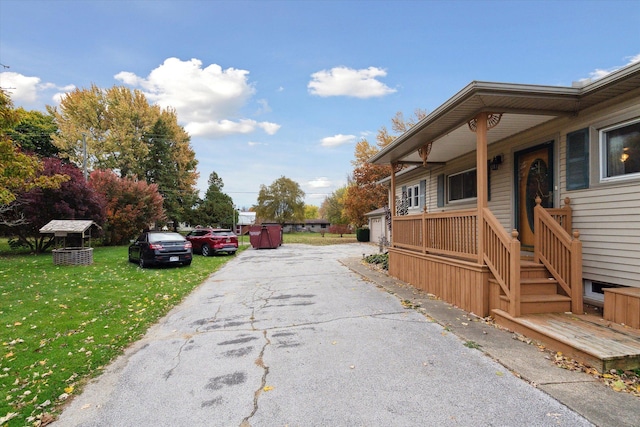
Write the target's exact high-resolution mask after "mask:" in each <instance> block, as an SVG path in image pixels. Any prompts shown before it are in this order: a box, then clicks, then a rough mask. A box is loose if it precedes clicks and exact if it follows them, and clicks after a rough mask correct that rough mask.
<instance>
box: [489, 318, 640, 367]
mask: <svg viewBox="0 0 640 427" xmlns="http://www.w3.org/2000/svg"><path fill="white" fill-rule="evenodd" d="M496 312H497V313H496V314H498V315H499V316H500V317H503V318H505V319H507V320H508V321H509V322H510V323H511V325H512V326H515V328H514V329H516V330H517V331H518V332H520V333H523V335H525V336H527V335H532V336H534V337H535V338H536V339H538V340H540V341H542V342H545V343H548V344H549V345H548V347H549V348H552V349H554V347H558V348H559V349H560V350H562V351H567V349H568V348H570V349H574V350H575V351H573V352H572V354H574V355H576V356H578V357H579V356H580V355H585V357H584V360H586V361H588V362H590V363H593V362H594V361H595V360H597V361H600V362H601V363H598V365H600V370H606V369H609V368H611V367H623V366H624V367H625V369H632V368H633V367H639V366H640V330H638V329H633V328H625V327H623V326H621V325H617V324H615V323H612V322H609V321H607V320H604V319H600V318H598V317H596V316H592V315H575V314H571V313H541V314H527V315H523V316H521V317H517V318H513V317H511V316H509V315H508V314H507V313H505V312H502V311H501V310H496ZM556 350H557V348H556ZM596 367H598V366H596Z"/></svg>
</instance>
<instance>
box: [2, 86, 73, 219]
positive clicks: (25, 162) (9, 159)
mask: <svg viewBox="0 0 640 427" xmlns="http://www.w3.org/2000/svg"><path fill="white" fill-rule="evenodd" d="M19 122H20V114H19V112H18V111H17V110H15V109H14V108H13V103H12V102H11V98H9V96H8V95H7V94H6V93H5V92H4V91H3V90H1V89H0V224H3V225H6V226H12V225H18V224H19V223H21V222H23V221H22V219H20V218H18V219H16V218H15V215H13V213H12V212H14V211H15V207H16V206H15V204H17V203H18V202H16V198H17V195H18V194H19V193H22V192H26V191H29V190H30V189H32V188H36V187H40V188H57V187H59V186H60V184H61V183H62V182H64V181H66V180H67V179H68V177H67V176H65V175H53V176H47V175H43V174H40V172H41V171H42V164H41V162H40V161H39V159H38V158H37V157H35V156H30V155H28V154H26V153H24V152H22V151H21V150H20V148H19V146H18V145H17V144H16V143H15V142H14V141H13V140H12V139H11V137H10V136H9V133H10V132H11V131H13V130H14V128H15V126H16V125H17V124H18V123H19ZM12 204H13V205H12ZM7 215H8V216H7ZM16 221H17V222H16Z"/></svg>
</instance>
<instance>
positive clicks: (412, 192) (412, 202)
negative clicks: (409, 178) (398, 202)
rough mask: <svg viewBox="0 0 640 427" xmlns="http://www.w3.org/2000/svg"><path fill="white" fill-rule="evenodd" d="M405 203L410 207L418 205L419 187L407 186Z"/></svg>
mask: <svg viewBox="0 0 640 427" xmlns="http://www.w3.org/2000/svg"><path fill="white" fill-rule="evenodd" d="M407 203H408V206H409V207H410V208H417V207H418V206H420V187H419V186H418V185H413V186H411V187H407Z"/></svg>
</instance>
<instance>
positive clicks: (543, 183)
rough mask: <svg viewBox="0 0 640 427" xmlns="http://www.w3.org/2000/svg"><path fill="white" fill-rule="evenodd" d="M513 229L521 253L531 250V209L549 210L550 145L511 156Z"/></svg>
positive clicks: (550, 202)
mask: <svg viewBox="0 0 640 427" xmlns="http://www.w3.org/2000/svg"><path fill="white" fill-rule="evenodd" d="M514 164H515V166H516V171H515V172H516V173H515V176H516V229H517V230H518V233H519V239H520V243H521V245H522V249H523V250H533V236H534V232H535V230H534V225H533V208H534V207H535V206H536V201H535V200H536V196H539V197H540V198H541V199H542V206H543V207H545V208H552V207H553V188H554V187H553V141H550V142H548V143H546V144H543V145H539V146H536V147H533V148H530V149H527V150H524V151H519V152H517V153H516V154H515V162H514Z"/></svg>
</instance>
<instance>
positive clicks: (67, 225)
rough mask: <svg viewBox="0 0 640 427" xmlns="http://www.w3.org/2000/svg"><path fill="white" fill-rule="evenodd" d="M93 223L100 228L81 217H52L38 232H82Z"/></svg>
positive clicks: (61, 233) (57, 233) (59, 233)
mask: <svg viewBox="0 0 640 427" xmlns="http://www.w3.org/2000/svg"><path fill="white" fill-rule="evenodd" d="M93 225H95V226H96V227H98V228H101V227H100V226H99V225H98V224H96V223H95V222H93V221H91V220H83V219H54V220H52V221H50V222H49V223H48V224H47V225H45V226H44V227H42V228H41V229H40V233H42V234H45V233H53V234H56V235H63V234H68V233H82V234H84V232H85V231H87V230H88V229H89V228H91V226H93Z"/></svg>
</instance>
